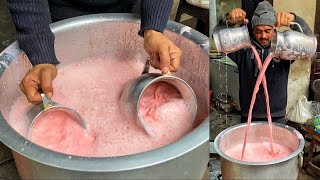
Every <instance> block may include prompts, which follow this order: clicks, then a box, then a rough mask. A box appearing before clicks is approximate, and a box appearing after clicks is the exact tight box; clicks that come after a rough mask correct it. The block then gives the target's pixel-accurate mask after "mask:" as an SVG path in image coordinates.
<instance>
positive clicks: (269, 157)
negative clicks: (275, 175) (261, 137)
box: [225, 141, 293, 162]
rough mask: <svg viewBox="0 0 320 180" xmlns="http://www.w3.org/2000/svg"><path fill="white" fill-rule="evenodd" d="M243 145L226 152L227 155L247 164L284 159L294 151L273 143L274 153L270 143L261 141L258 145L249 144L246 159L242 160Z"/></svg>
mask: <svg viewBox="0 0 320 180" xmlns="http://www.w3.org/2000/svg"><path fill="white" fill-rule="evenodd" d="M242 148H243V146H242V144H237V145H235V146H234V147H232V148H229V149H227V150H226V152H225V154H226V155H228V156H230V157H232V158H235V159H238V160H242V161H247V162H267V161H273V160H278V159H281V158H284V157H286V156H288V155H289V154H291V153H292V152H293V151H292V150H290V149H289V148H288V147H286V146H283V145H280V144H277V143H273V152H274V153H272V151H271V149H270V142H268V141H260V142H256V143H247V146H246V151H245V154H244V156H243V157H244V158H243V159H241V155H242V154H241V152H242Z"/></svg>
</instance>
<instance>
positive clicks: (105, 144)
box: [8, 55, 193, 157]
mask: <svg viewBox="0 0 320 180" xmlns="http://www.w3.org/2000/svg"><path fill="white" fill-rule="evenodd" d="M143 66H144V64H143V63H142V62H139V61H136V60H132V59H130V60H129V59H121V60H115V59H114V58H112V57H111V56H110V55H109V56H106V55H105V56H101V57H95V58H92V59H86V60H85V61H83V62H79V63H76V64H71V65H67V66H65V67H63V68H61V69H59V73H58V76H57V78H56V79H55V80H54V97H53V101H54V102H57V103H59V104H62V105H64V106H68V107H70V108H73V109H74V110H76V111H78V112H79V113H80V114H81V115H82V116H83V117H84V119H86V122H87V125H88V131H89V134H87V135H86V134H85V132H82V131H81V129H80V128H79V127H77V126H76V125H74V124H72V123H71V124H70V122H72V121H69V120H68V118H67V119H64V118H63V119H64V120H63V121H62V120H61V119H59V118H57V117H54V118H51V117H49V118H46V119H43V122H42V123H41V124H38V125H36V127H35V128H37V127H38V128H39V129H38V130H36V129H35V131H34V132H33V137H35V138H37V140H34V141H37V143H39V144H41V145H42V146H44V147H47V148H50V149H53V150H55V151H59V152H64V153H68V154H73V155H81V156H95V157H110V156H122V155H129V154H135V153H140V152H145V151H149V150H153V149H157V148H159V147H162V146H165V145H167V144H170V143H173V142H175V141H177V140H179V139H180V138H181V137H183V136H184V135H185V134H186V133H188V132H190V131H191V130H192V128H193V126H192V122H193V121H192V120H188V119H187V118H185V119H184V118H182V117H186V116H188V113H189V112H188V111H189V110H188V108H185V107H186V105H185V104H184V103H183V100H182V99H181V98H174V99H172V100H169V101H166V102H162V103H160V104H161V106H159V107H158V108H157V110H156V111H155V113H154V115H155V116H158V117H157V118H154V119H149V121H150V122H148V125H149V126H150V128H152V129H153V131H154V132H155V137H154V138H151V137H149V136H148V135H147V134H146V133H145V132H144V131H143V130H142V129H141V127H140V126H139V125H137V122H136V121H135V120H133V119H127V118H125V117H124V115H123V113H122V112H121V111H120V108H119V99H120V95H121V92H122V89H123V87H124V84H125V83H126V82H127V81H128V80H130V79H134V78H137V77H138V76H140V74H141V72H142V70H143ZM151 71H153V72H159V71H156V70H154V69H153V70H151ZM12 107H13V108H11V112H10V114H9V120H8V122H9V123H10V125H11V126H12V127H13V128H14V129H15V130H16V131H18V132H19V133H20V134H22V135H23V136H25V137H26V135H27V132H28V131H27V129H28V127H29V125H30V121H28V119H27V118H26V112H27V111H28V110H29V109H30V107H31V105H30V104H29V103H28V102H27V100H26V98H25V97H24V95H21V96H20V97H18V98H17V100H16V101H15V103H14V104H13V106H12ZM166 109H167V110H166ZM168 109H169V110H168ZM177 111H178V112H177ZM163 112H166V113H163ZM184 114H186V115H184ZM59 116H61V117H62V116H63V115H59ZM168 117H170V118H168ZM54 121H57V122H54ZM39 123H40V122H39ZM71 132H73V133H74V134H72V133H71ZM70 134H71V135H70ZM67 137H68V138H70V139H67ZM81 143H84V144H81Z"/></svg>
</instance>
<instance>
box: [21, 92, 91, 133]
mask: <svg viewBox="0 0 320 180" xmlns="http://www.w3.org/2000/svg"><path fill="white" fill-rule="evenodd" d="M41 98H42V103H41V104H38V105H36V106H34V107H33V108H31V109H30V110H29V111H28V112H27V117H28V119H29V121H30V122H31V124H30V127H29V130H28V138H31V132H32V129H33V127H34V125H35V124H36V122H37V121H38V120H39V119H40V117H43V116H44V115H45V114H48V113H52V112H54V111H60V112H63V113H67V114H68V115H69V116H70V117H71V118H72V119H73V120H74V121H76V122H77V123H78V124H79V125H80V126H82V127H83V128H84V130H87V125H86V121H85V120H84V119H83V117H82V116H81V115H80V114H79V113H78V112H77V111H75V110H73V109H71V108H69V107H66V106H61V105H59V104H57V103H55V102H52V100H51V99H49V98H47V97H46V96H45V95H44V94H43V93H42V92H41Z"/></svg>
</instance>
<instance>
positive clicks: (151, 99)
mask: <svg viewBox="0 0 320 180" xmlns="http://www.w3.org/2000/svg"><path fill="white" fill-rule="evenodd" d="M190 108H191V104H190V103H187V101H186V100H184V99H183V98H182V96H181V94H180V92H178V91H177V90H176V89H175V88H173V87H172V86H171V85H169V84H167V83H164V82H158V83H154V84H151V85H150V86H149V87H148V88H147V89H146V90H145V91H144V93H143V96H142V98H141V100H140V112H141V115H142V118H143V121H144V123H145V124H146V128H147V129H148V130H149V131H150V133H151V134H152V136H155V137H160V136H172V134H174V133H175V132H172V131H168V130H170V129H172V128H170V127H167V126H172V125H174V126H176V125H179V124H168V123H165V122H166V121H167V119H172V120H174V121H180V122H181V123H186V125H188V127H187V128H186V127H182V128H185V130H186V129H190V128H192V127H191V126H190V125H192V124H190V122H188V121H190V120H191V121H193V120H192V119H193V117H192V111H191V109H190ZM180 109H181V110H182V111H180ZM174 129H180V127H178V126H176V127H175V128H174ZM185 130H183V129H180V130H179V131H185ZM163 132H167V134H164V133H163Z"/></svg>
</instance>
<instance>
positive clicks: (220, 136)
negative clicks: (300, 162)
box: [214, 121, 305, 166]
mask: <svg viewBox="0 0 320 180" xmlns="http://www.w3.org/2000/svg"><path fill="white" fill-rule="evenodd" d="M259 124H263V125H268V123H267V122H262V121H258V122H254V123H251V125H253V126H254V125H259ZM272 124H273V125H274V126H278V127H281V128H284V129H286V130H289V131H291V132H292V133H294V134H295V135H296V136H297V139H298V140H299V146H298V147H297V149H296V150H294V151H293V152H292V153H291V154H290V155H288V156H286V157H284V158H281V159H277V160H273V161H266V162H247V161H240V160H238V159H235V158H232V157H230V156H228V155H226V154H225V153H224V152H222V151H221V149H220V141H221V140H222V139H223V137H224V135H225V134H227V133H229V132H230V131H231V130H234V129H237V128H242V127H245V126H247V123H241V124H237V125H235V126H231V127H229V128H227V129H225V130H223V131H222V132H221V133H219V134H218V136H217V137H216V138H215V140H214V148H215V150H216V151H217V153H218V154H219V155H220V156H221V157H223V158H224V159H226V160H228V161H231V162H234V163H237V164H242V165H249V166H264V165H271V164H277V163H281V162H284V161H287V160H289V159H292V158H294V157H296V156H298V154H299V153H301V152H302V151H303V148H304V144H305V140H304V138H303V136H302V134H301V133H300V132H299V131H297V130H296V129H294V128H293V127H290V126H288V125H284V124H280V123H275V122H273V123H272ZM249 133H250V130H249ZM299 136H302V138H299Z"/></svg>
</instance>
